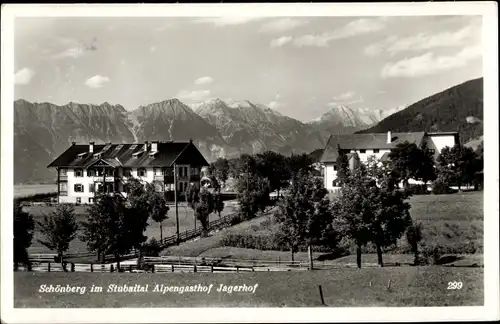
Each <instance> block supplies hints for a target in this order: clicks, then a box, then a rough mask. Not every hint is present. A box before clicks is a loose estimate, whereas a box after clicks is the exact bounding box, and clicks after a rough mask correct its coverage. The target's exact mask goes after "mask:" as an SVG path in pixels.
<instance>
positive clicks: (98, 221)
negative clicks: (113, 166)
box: [81, 195, 149, 268]
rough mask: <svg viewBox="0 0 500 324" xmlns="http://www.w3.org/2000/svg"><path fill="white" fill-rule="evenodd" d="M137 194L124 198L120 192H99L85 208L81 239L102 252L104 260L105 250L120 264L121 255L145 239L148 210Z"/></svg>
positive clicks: (145, 203)
mask: <svg viewBox="0 0 500 324" xmlns="http://www.w3.org/2000/svg"><path fill="white" fill-rule="evenodd" d="M140 197H141V198H140V199H139V198H135V199H133V200H132V201H128V202H127V201H125V199H124V198H122V197H121V196H119V195H114V196H111V195H99V196H97V197H96V200H95V203H94V204H93V205H92V206H91V207H90V208H88V210H87V220H86V221H85V222H82V224H81V225H82V227H83V235H82V237H81V239H82V241H84V242H86V243H87V248H88V250H89V251H97V252H98V254H99V255H100V254H101V253H102V255H103V258H102V259H103V262H104V259H105V255H106V254H108V253H109V254H112V255H114V257H115V259H116V261H117V263H118V264H117V267H118V268H119V267H120V259H119V258H120V255H123V254H125V253H128V252H129V251H130V249H132V248H136V249H140V247H141V245H142V243H143V242H145V241H146V238H147V237H146V236H145V235H144V231H145V230H146V227H147V219H148V216H149V210H148V208H147V201H146V200H145V199H144V195H142V196H140Z"/></svg>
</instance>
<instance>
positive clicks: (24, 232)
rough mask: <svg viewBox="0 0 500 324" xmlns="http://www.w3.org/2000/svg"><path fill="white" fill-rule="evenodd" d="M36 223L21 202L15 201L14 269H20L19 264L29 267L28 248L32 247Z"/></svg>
mask: <svg viewBox="0 0 500 324" xmlns="http://www.w3.org/2000/svg"><path fill="white" fill-rule="evenodd" d="M34 230H35V222H34V221H33V216H32V215H31V214H29V213H27V212H25V211H23V207H22V206H21V202H20V201H19V200H14V269H16V270H17V269H18V267H19V263H22V264H24V265H27V266H28V269H29V268H30V265H29V256H28V248H29V247H30V246H31V240H32V239H33V231H34Z"/></svg>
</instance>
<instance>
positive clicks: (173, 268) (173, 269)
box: [172, 263, 174, 272]
mask: <svg viewBox="0 0 500 324" xmlns="http://www.w3.org/2000/svg"><path fill="white" fill-rule="evenodd" d="M172 272H174V264H173V263H172Z"/></svg>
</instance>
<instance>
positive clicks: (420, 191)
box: [408, 184, 429, 195]
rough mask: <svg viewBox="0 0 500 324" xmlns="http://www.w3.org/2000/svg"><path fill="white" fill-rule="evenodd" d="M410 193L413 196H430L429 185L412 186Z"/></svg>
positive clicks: (409, 189) (409, 188)
mask: <svg viewBox="0 0 500 324" xmlns="http://www.w3.org/2000/svg"><path fill="white" fill-rule="evenodd" d="M408 191H409V192H410V194H412V195H428V194H429V191H428V190H427V185H425V184H416V185H410V186H409V187H408Z"/></svg>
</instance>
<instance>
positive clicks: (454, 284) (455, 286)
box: [447, 281, 463, 290]
mask: <svg viewBox="0 0 500 324" xmlns="http://www.w3.org/2000/svg"><path fill="white" fill-rule="evenodd" d="M462 287H463V284H462V282H461V281H450V282H448V288H447V289H448V290H459V289H462Z"/></svg>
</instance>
